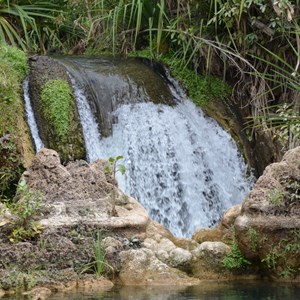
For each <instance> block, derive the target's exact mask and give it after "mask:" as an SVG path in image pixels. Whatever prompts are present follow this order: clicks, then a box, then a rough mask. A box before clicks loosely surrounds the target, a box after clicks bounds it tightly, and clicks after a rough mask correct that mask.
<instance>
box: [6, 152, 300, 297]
mask: <svg viewBox="0 0 300 300" xmlns="http://www.w3.org/2000/svg"><path fill="white" fill-rule="evenodd" d="M104 168H105V161H103V160H97V161H96V162H94V163H92V164H88V163H86V162H85V161H82V160H78V161H72V162H69V163H68V164H67V165H66V166H63V165H62V164H61V163H60V159H59V156H58V154H57V152H55V151H53V150H49V149H42V150H41V151H39V152H38V153H37V155H36V156H35V158H34V160H33V161H32V164H31V166H30V167H29V168H28V169H27V170H26V172H24V174H23V176H22V178H23V179H25V180H26V182H27V187H28V190H29V191H31V192H33V193H39V194H40V192H41V194H40V197H41V198H42V203H43V205H42V206H41V207H40V209H39V218H38V219H39V220H37V218H36V217H34V221H35V222H36V221H38V222H39V223H34V224H38V225H37V226H36V227H34V228H35V230H36V232H35V234H34V235H32V237H31V238H30V239H29V238H27V239H20V238H19V239H16V235H14V234H15V233H16V231H15V230H16V224H20V223H18V222H16V220H17V219H18V218H19V219H20V216H17V215H16V211H15V210H10V209H8V208H6V207H5V206H4V205H3V204H1V206H0V211H1V214H0V249H1V251H0V290H1V289H2V291H8V290H11V289H12V288H16V287H21V289H23V290H30V289H32V288H34V287H36V286H38V287H43V288H46V289H48V291H51V290H52V291H59V290H68V289H70V288H74V287H76V286H78V285H81V286H86V285H88V283H87V282H89V283H90V282H93V281H94V282H95V281H96V282H97V284H96V285H97V287H98V288H100V287H101V286H102V284H101V282H103V286H104V287H106V288H108V287H109V286H112V285H113V284H112V282H110V281H107V280H111V281H113V282H118V283H121V284H123V285H194V284H199V282H200V280H204V279H214V280H228V279H235V278H239V279H241V278H253V277H255V278H258V277H260V276H264V275H265V276H270V275H272V276H276V278H282V276H287V277H288V278H289V280H291V279H294V280H296V279H297V278H299V268H300V266H299V257H300V254H299V248H300V246H299V245H300V243H299V237H300V235H299V231H300V220H299V196H300V192H299V191H300V188H299V186H300V180H299V178H300V147H299V148H296V149H294V150H291V151H289V152H288V153H287V154H286V155H285V156H284V158H283V161H282V162H280V163H276V164H272V165H270V166H269V167H268V168H267V169H266V171H265V173H264V174H263V175H262V177H261V178H259V180H258V181H257V183H256V185H255V187H254V189H253V191H252V192H251V193H250V194H249V196H248V197H247V198H246V199H245V201H244V203H243V204H242V205H240V206H236V207H233V208H231V209H230V210H229V211H228V212H226V213H225V215H224V217H223V219H222V222H221V223H220V225H219V226H218V227H216V228H214V229H200V230H199V231H198V232H196V233H195V235H194V236H193V238H192V239H185V238H181V239H179V238H175V237H174V236H173V235H172V234H171V233H170V232H169V231H168V230H167V229H166V228H164V227H163V226H162V225H160V224H158V223H156V222H154V221H152V220H151V219H149V216H148V214H147V212H146V210H145V209H144V208H143V207H142V206H141V205H140V204H139V203H138V202H137V201H136V200H135V199H133V198H131V197H129V196H127V195H125V194H124V193H123V192H122V191H121V190H119V189H117V188H116V187H115V186H116V182H114V181H113V178H112V177H111V176H110V175H108V174H106V173H105V172H104ZM113 189H116V191H115V194H116V199H115V204H116V207H115V209H116V212H117V213H116V214H112V207H113V205H112V191H113ZM30 195H31V196H32V195H34V194H30ZM23 197H24V195H23ZM16 201H21V200H20V196H18V195H17V197H16ZM237 249H238V251H237ZM224 258H225V263H224ZM226 259H227V263H226ZM228 259H229V263H228ZM230 259H231V261H230ZM231 262H233V268H231V267H232V264H231ZM239 262H247V263H244V264H243V263H241V264H239ZM234 263H236V264H234ZM102 276H104V277H105V278H106V279H103V277H102ZM101 278H102V279H101ZM101 280H102V281H101ZM108 282H110V284H108ZM44 293H46V294H47V291H44Z"/></svg>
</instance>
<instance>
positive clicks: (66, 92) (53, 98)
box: [41, 80, 73, 141]
mask: <svg viewBox="0 0 300 300" xmlns="http://www.w3.org/2000/svg"><path fill="white" fill-rule="evenodd" d="M72 103H73V99H72V91H71V88H70V86H69V84H68V82H66V81H65V80H49V81H47V82H46V84H45V85H44V88H43V89H42V93H41V107H42V109H43V114H44V117H45V120H46V121H47V122H48V124H49V125H50V127H51V129H52V130H53V132H54V134H55V135H57V136H58V137H59V138H60V139H61V140H62V141H65V140H67V137H68V134H69V131H70V124H71V122H70V119H69V116H70V114H71V108H72Z"/></svg>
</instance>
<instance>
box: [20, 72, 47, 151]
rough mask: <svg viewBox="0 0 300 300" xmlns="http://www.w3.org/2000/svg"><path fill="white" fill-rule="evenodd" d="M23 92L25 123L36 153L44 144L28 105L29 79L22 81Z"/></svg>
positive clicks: (30, 107)
mask: <svg viewBox="0 0 300 300" xmlns="http://www.w3.org/2000/svg"><path fill="white" fill-rule="evenodd" d="M23 91H24V102H25V111H26V116H27V122H28V125H29V128H30V132H31V136H32V139H33V142H34V145H35V149H36V151H39V150H40V149H42V148H43V147H44V144H43V142H42V140H41V138H40V136H39V130H38V127H37V124H36V121H35V117H34V113H33V110H32V106H31V103H30V97H29V79H28V77H27V78H26V79H25V80H24V83H23Z"/></svg>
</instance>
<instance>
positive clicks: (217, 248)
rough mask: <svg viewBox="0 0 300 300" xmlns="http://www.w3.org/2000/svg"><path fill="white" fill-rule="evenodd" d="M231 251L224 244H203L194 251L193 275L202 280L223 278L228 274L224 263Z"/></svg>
mask: <svg viewBox="0 0 300 300" xmlns="http://www.w3.org/2000/svg"><path fill="white" fill-rule="evenodd" d="M230 251H231V249H230V247H229V246H228V245H226V244H224V243H222V242H203V243H202V244H201V245H199V246H198V247H197V248H196V249H195V250H194V251H192V255H193V261H192V264H191V266H192V273H193V275H194V276H195V277H198V278H201V279H217V278H222V275H223V274H224V273H226V270H225V268H224V266H223V263H222V261H223V259H224V257H225V256H226V255H227V254H229V253H230Z"/></svg>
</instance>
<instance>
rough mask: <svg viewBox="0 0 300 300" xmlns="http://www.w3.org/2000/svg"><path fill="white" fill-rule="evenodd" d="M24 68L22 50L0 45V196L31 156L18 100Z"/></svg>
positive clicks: (8, 193)
mask: <svg viewBox="0 0 300 300" xmlns="http://www.w3.org/2000/svg"><path fill="white" fill-rule="evenodd" d="M27 70H28V65H27V57H26V54H25V53H24V52H23V51H21V50H18V49H17V48H14V47H10V46H8V45H6V44H0V107H1V114H0V196H1V195H4V196H9V197H10V196H12V195H13V193H14V189H15V184H16V183H17V181H18V180H19V177H20V175H21V173H22V172H23V170H24V168H26V167H28V165H29V164H30V162H31V160H32V158H33V156H34V151H33V144H32V140H31V136H30V131H29V128H28V126H27V122H26V118H25V112H24V105H23V101H22V82H23V80H24V78H25V76H26V73H27Z"/></svg>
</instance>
